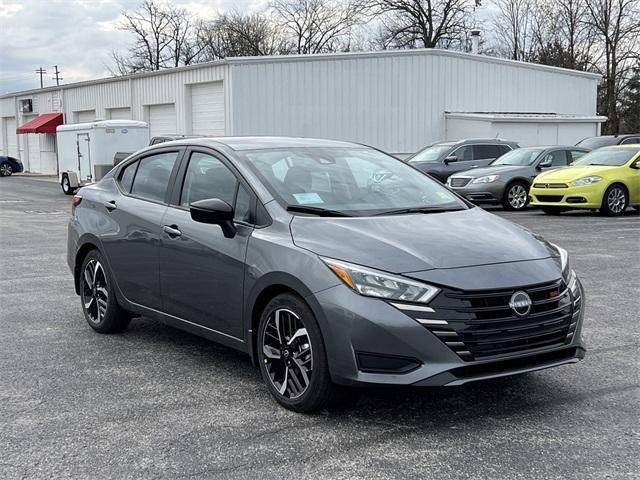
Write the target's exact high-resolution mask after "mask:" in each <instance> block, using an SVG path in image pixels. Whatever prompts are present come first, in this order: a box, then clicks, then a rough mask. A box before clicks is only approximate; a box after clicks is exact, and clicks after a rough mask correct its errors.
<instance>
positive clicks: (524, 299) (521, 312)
mask: <svg viewBox="0 0 640 480" xmlns="http://www.w3.org/2000/svg"><path fill="white" fill-rule="evenodd" d="M509 307H511V310H513V313H515V314H516V315H518V316H519V317H524V316H526V315H528V314H529V312H530V311H531V298H529V295H527V292H523V291H522V290H520V291H517V292H515V293H514V294H513V295H511V300H509Z"/></svg>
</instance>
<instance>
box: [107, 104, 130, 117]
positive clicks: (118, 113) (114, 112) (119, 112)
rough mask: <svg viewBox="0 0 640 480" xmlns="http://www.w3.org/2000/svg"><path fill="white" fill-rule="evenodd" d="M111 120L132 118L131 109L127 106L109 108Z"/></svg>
mask: <svg viewBox="0 0 640 480" xmlns="http://www.w3.org/2000/svg"><path fill="white" fill-rule="evenodd" d="M109 119H110V120H131V109H130V108H129V107H125V108H110V109H109Z"/></svg>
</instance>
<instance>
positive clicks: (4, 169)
mask: <svg viewBox="0 0 640 480" xmlns="http://www.w3.org/2000/svg"><path fill="white" fill-rule="evenodd" d="M12 173H13V167H12V166H11V164H10V163H9V162H2V163H0V177H10V176H11V174H12Z"/></svg>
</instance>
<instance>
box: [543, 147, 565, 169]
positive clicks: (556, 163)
mask: <svg viewBox="0 0 640 480" xmlns="http://www.w3.org/2000/svg"><path fill="white" fill-rule="evenodd" d="M542 163H544V164H545V165H547V166H551V167H566V166H567V155H566V153H565V151H564V150H556V151H555V152H550V153H548V154H546V155H545V156H544V159H543V160H542Z"/></svg>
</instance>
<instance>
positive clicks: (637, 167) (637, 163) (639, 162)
mask: <svg viewBox="0 0 640 480" xmlns="http://www.w3.org/2000/svg"><path fill="white" fill-rule="evenodd" d="M630 166H631V168H633V169H634V170H640V158H639V159H637V160H636V161H635V162H633V163H632V164H631V165H630Z"/></svg>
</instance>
